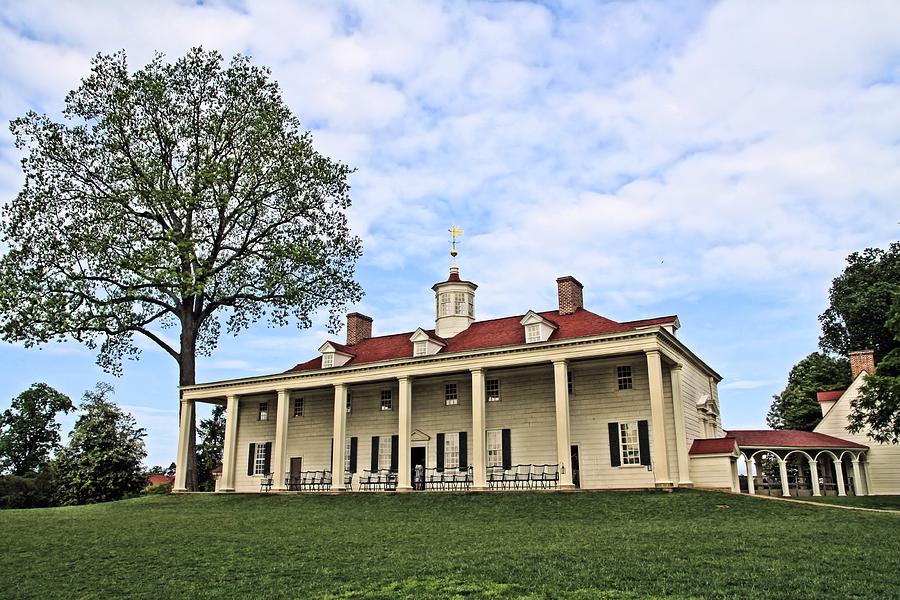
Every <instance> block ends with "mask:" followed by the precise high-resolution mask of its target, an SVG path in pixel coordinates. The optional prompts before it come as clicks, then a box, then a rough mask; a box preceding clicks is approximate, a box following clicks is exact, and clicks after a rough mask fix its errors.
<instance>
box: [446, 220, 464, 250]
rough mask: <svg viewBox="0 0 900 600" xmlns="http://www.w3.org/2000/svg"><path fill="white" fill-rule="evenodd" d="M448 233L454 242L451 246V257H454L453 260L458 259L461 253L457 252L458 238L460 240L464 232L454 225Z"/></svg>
mask: <svg viewBox="0 0 900 600" xmlns="http://www.w3.org/2000/svg"><path fill="white" fill-rule="evenodd" d="M447 231H449V232H450V238H451V240H452V242H451V244H450V256H452V257H453V258H456V255H457V254H459V252H457V251H456V238H458V237H459V236H461V235H462V234H463V230H462V229H460V228H459V227H457V226H456V225H453V226H452V227H451V228H450V229H448V230H447Z"/></svg>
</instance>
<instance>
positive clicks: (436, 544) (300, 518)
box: [0, 491, 900, 600]
mask: <svg viewBox="0 0 900 600" xmlns="http://www.w3.org/2000/svg"><path fill="white" fill-rule="evenodd" d="M0 537H2V539H3V543H2V552H0V590H3V592H2V593H0V594H2V595H3V596H4V597H16V598H122V597H130V598H140V597H145V598H199V597H208V598H249V597H265V598H308V597H321V596H324V597H331V598H363V597H365V598H428V597H439V598H446V597H454V596H455V597H469V598H483V597H489V598H514V597H522V596H529V597H534V598H540V597H551V598H606V599H615V600H621V599H633V598H646V597H668V598H804V599H806V598H849V597H853V598H882V599H883V598H897V597H900V515H895V514H890V513H884V514H879V513H872V512H862V511H838V510H830V509H825V508H822V507H817V506H810V505H802V504H796V503H788V502H766V501H762V500H758V499H754V498H747V497H741V496H734V495H729V494H714V493H703V492H690V491H681V492H676V493H673V494H665V493H578V494H565V493H561V494H547V493H509V494H409V495H382V494H352V495H351V494H348V495H343V496H313V495H307V496H277V495H270V496H249V495H247V496H245V495H232V496H212V495H190V496H168V497H167V496H154V497H145V498H139V499H135V500H128V501H123V502H116V503H110V504H104V505H94V506H85V507H73V508H62V509H40V510H30V511H24V510H20V511H12V510H11V511H2V512H0Z"/></svg>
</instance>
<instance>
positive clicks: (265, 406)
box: [257, 402, 269, 421]
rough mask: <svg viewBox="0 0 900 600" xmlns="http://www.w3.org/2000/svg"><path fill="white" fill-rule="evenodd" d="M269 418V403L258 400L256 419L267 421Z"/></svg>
mask: <svg viewBox="0 0 900 600" xmlns="http://www.w3.org/2000/svg"><path fill="white" fill-rule="evenodd" d="M268 420H269V403H268V402H260V403H259V416H258V417H257V421H268Z"/></svg>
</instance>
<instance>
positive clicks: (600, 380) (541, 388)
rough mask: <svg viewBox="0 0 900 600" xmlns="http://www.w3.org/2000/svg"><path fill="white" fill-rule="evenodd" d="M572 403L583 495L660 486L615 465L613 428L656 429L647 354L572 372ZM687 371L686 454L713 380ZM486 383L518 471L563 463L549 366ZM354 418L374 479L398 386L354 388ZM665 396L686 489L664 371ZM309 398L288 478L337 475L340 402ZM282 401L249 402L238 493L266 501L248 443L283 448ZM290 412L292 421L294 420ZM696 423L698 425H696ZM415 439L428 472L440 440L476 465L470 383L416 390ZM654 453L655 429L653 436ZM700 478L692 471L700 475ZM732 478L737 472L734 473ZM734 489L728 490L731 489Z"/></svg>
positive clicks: (461, 378)
mask: <svg viewBox="0 0 900 600" xmlns="http://www.w3.org/2000/svg"><path fill="white" fill-rule="evenodd" d="M622 365H630V366H631V367H632V376H633V380H634V387H633V389H631V390H619V389H618V383H617V379H616V367H617V366H622ZM570 370H571V371H572V376H573V385H574V394H572V395H571V397H570V400H569V411H570V428H571V442H572V444H573V445H578V447H579V458H580V467H581V485H582V487H584V488H592V489H612V488H641V487H652V486H653V485H654V473H653V472H652V471H650V470H648V469H647V467H645V466H621V467H612V466H611V465H610V449H609V434H608V423H610V422H612V421H614V422H622V421H637V420H641V419H646V420H647V421H650V420H651V419H650V395H649V381H648V375H647V361H646V359H645V357H644V355H643V354H639V355H628V356H622V357H617V358H611V359H602V360H589V361H582V362H576V363H572V364H571V365H570ZM687 371H688V369H687V368H685V377H683V380H684V382H683V384H682V387H683V393H684V403H685V418H686V421H687V423H686V425H687V427H686V428H687V432H688V433H687V437H688V447H689V446H690V443H691V441H692V440H693V438H694V437H697V436H698V433H699V432H698V428H697V425H696V423H697V418H696V408H695V404H694V402H695V400H696V397H697V393H696V391H695V388H697V387H698V386H700V385H701V384H700V383H698V381H702V386H703V388H702V389H703V391H702V392H701V393H708V389H709V384H708V379H707V378H706V376H705V375H699V376H688V372H687ZM485 378H486V379H499V381H500V398H501V400H500V401H499V402H486V403H485V409H486V410H485V420H486V428H487V429H501V428H508V429H510V430H511V432H510V433H511V446H512V447H511V451H512V462H513V464H546V463H550V464H552V463H556V462H557V457H556V425H555V423H556V421H555V403H554V395H553V369H552V366H551V365H549V364H548V365H546V366H544V365H541V366H533V367H520V368H511V369H504V370H496V371H489V372H487V373H486V374H485ZM448 382H455V383H457V387H458V392H459V402H458V404H457V405H454V406H445V404H444V384H446V383H448ZM384 389H390V390H391V391H392V395H393V401H394V410H391V411H382V410H380V401H381V391H382V390H384ZM348 391H349V395H350V397H351V402H352V411H351V413H350V414H349V415H347V436H348V437H352V436H356V437H357V438H358V449H357V472H362V471H363V470H364V469H368V468H369V466H370V460H371V438H372V436H376V435H377V436H389V435H394V434H396V433H397V430H398V423H397V420H398V417H399V414H398V404H397V403H398V401H399V389H398V386H397V383H396V381H390V382H387V381H386V382H384V383H380V384H367V385H355V386H351V387H349V388H348ZM663 391H664V395H665V407H666V408H665V419H666V423H665V429H666V435H667V442H668V444H667V449H668V457H669V469H670V478H671V479H672V480H675V481H677V480H678V460H677V453H676V447H675V438H674V435H675V424H674V417H673V409H672V386H671V377H670V372H669V369H668V368H667V367H665V366H664V367H663ZM301 396H302V397H303V398H304V415H303V416H302V417H291V418H290V423H289V425H288V438H287V452H286V458H287V459H288V462H286V464H285V468H288V466H289V464H290V462H289V460H290V458H291V457H302V458H303V469H304V470H315V469H329V468H330V458H331V436H332V427H333V420H334V415H333V407H334V395H333V390H332V389H325V388H323V389H320V390H314V391H306V392H304V393H302V394H301V393H299V392H298V393H294V394H292V399H293V398H295V397H301ZM260 400H263V401H268V402H269V420H268V421H264V422H260V421H258V420H257V403H258V402H259V401H260ZM276 402H277V398H276V396H275V395H274V394H272V395H268V396H261V397H247V398H241V400H240V409H239V424H238V430H237V449H236V459H237V460H236V473H235V489H236V490H237V491H258V490H259V480H258V478H256V477H249V476H248V475H247V459H248V448H249V444H250V443H261V442H267V441H269V442H273V444H274V441H275V418H276V416H277V406H276ZM292 408H293V407H291V410H289V414H292V413H293V410H292ZM692 423H693V425H692ZM412 429H413V432H416V431H418V432H421V433H420V434H417V433H414V435H415V436H417V437H422V435H421V434H424V437H422V439H423V440H424V438H425V437H427V438H428V439H427V441H425V442H424V443H416V442H413V444H412V445H413V446H421V445H425V446H426V448H427V466H428V467H434V466H435V465H436V458H437V454H436V438H437V434H438V433H453V432H459V431H465V432H467V433H468V436H467V440H468V445H467V456H468V459H469V464H472V394H471V377H470V375H469V373H459V374H452V375H447V376H441V377H428V378H418V379H414V380H413V384H412ZM650 436H651V447H652V436H653V427H652V423H651V426H650ZM692 471H693V469H692ZM728 476H729V477H730V472H729V473H728ZM729 485H730V484H729Z"/></svg>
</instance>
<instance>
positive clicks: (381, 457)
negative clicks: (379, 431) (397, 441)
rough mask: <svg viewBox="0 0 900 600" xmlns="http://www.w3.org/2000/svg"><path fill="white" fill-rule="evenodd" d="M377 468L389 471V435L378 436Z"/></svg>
mask: <svg viewBox="0 0 900 600" xmlns="http://www.w3.org/2000/svg"><path fill="white" fill-rule="evenodd" d="M378 468H379V469H382V470H384V471H389V470H390V468H391V436H389V435H383V436H381V437H379V438H378Z"/></svg>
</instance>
